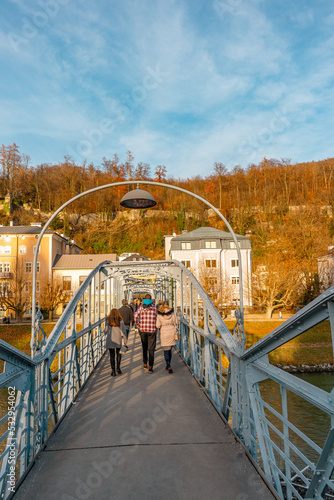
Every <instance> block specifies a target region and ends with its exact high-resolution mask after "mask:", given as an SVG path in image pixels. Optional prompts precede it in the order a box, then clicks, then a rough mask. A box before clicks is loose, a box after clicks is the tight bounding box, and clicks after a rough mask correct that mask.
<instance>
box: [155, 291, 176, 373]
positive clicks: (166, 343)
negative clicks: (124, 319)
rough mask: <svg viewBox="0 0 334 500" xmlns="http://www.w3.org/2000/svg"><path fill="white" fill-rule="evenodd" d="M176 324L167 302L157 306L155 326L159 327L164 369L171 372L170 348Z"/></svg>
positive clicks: (174, 342) (173, 340)
mask: <svg viewBox="0 0 334 500" xmlns="http://www.w3.org/2000/svg"><path fill="white" fill-rule="evenodd" d="M177 325H178V319H177V317H176V314H175V312H174V309H173V308H170V307H169V305H168V302H167V301H166V302H163V303H162V305H161V306H160V307H159V310H158V314H157V324H156V326H157V328H160V341H161V346H162V348H163V350H164V356H165V361H166V370H167V371H168V372H169V373H173V370H172V367H171V361H172V349H173V346H175V344H176V340H175V333H176V327H177Z"/></svg>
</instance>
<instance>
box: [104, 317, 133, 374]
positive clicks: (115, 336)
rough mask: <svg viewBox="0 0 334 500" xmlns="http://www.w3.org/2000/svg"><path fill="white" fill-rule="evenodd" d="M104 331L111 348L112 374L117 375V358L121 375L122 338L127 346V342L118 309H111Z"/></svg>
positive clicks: (108, 346)
mask: <svg viewBox="0 0 334 500" xmlns="http://www.w3.org/2000/svg"><path fill="white" fill-rule="evenodd" d="M104 333H105V334H106V335H107V339H106V349H109V354H110V365H111V376H112V377H116V369H115V368H116V367H115V358H116V363H117V373H118V374H119V375H121V374H122V370H121V359H122V355H121V353H120V349H121V346H122V338H123V340H124V345H125V346H126V342H127V337H126V329H125V326H124V323H123V319H122V316H121V315H120V313H119V312H118V310H117V309H112V310H111V311H110V314H109V316H108V317H107V319H106V326H105V331H104Z"/></svg>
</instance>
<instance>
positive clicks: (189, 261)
mask: <svg viewBox="0 0 334 500" xmlns="http://www.w3.org/2000/svg"><path fill="white" fill-rule="evenodd" d="M181 264H183V265H184V267H191V260H181Z"/></svg>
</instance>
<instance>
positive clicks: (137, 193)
mask: <svg viewBox="0 0 334 500" xmlns="http://www.w3.org/2000/svg"><path fill="white" fill-rule="evenodd" d="M131 184H137V186H139V184H144V185H150V186H159V187H164V188H169V189H174V190H175V191H180V192H182V193H185V194H189V195H190V196H192V197H193V198H196V199H197V200H199V201H201V202H203V203H204V204H205V205H207V206H208V207H210V208H211V209H212V210H213V211H214V212H215V213H216V214H217V215H218V217H220V218H221V219H222V221H223V222H224V223H225V225H226V227H227V228H228V230H229V232H230V233H231V236H232V239H233V241H234V243H235V247H236V250H237V256H238V264H239V299H240V310H238V309H236V319H237V325H236V328H237V327H238V328H240V337H241V345H242V347H243V348H244V346H245V330H244V297H243V275H242V260H241V250H240V245H239V242H238V240H237V237H236V234H235V232H234V231H233V229H232V227H231V226H230V224H229V223H228V221H227V220H226V219H225V217H224V216H223V214H222V213H220V211H219V210H218V209H217V208H216V207H214V206H213V205H212V204H211V203H209V202H208V201H207V200H205V199H204V198H202V197H201V196H198V195H197V194H195V193H192V192H191V191H187V190H186V189H183V188H180V187H177V186H173V185H172V184H165V183H162V182H155V181H146V180H142V181H141V180H130V181H121V182H113V183H111V184H104V185H103V186H98V187H95V188H93V189H89V190H87V191H84V192H83V193H80V194H78V195H76V196H74V197H73V198H71V199H70V200H68V201H66V202H65V203H63V205H61V206H60V207H59V208H58V209H57V210H56V211H55V212H54V214H53V215H52V216H51V217H50V218H49V219H48V221H47V222H46V224H45V225H44V226H43V229H42V231H41V232H40V235H39V237H38V240H37V243H36V246H35V248H34V260H33V276H32V305H31V343H30V347H31V349H32V355H33V354H34V348H35V331H36V329H37V327H38V328H39V319H40V318H39V317H37V318H36V279H37V257H38V251H39V247H40V244H41V241H42V238H43V236H44V234H45V232H46V230H47V228H48V227H49V225H50V224H51V222H52V221H53V220H54V219H55V218H56V217H57V215H58V214H59V213H60V212H61V211H62V210H64V208H66V207H67V206H68V205H70V204H71V203H72V202H73V201H76V200H79V199H80V198H82V197H83V196H86V195H88V194H92V193H95V192H96V191H102V189H108V188H111V187H117V186H125V185H131ZM120 203H121V205H122V206H123V207H126V208H136V209H143V208H144V209H145V208H150V207H153V206H154V205H156V201H155V199H154V197H153V196H152V195H151V194H150V193H148V192H147V191H143V190H142V189H139V188H138V187H137V189H135V190H133V191H129V192H128V193H127V194H126V195H124V196H123V198H122V200H121V202H120ZM36 319H37V320H38V321H37V325H36Z"/></svg>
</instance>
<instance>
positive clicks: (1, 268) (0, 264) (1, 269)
mask: <svg viewBox="0 0 334 500" xmlns="http://www.w3.org/2000/svg"><path fill="white" fill-rule="evenodd" d="M0 273H3V267H2V262H0Z"/></svg>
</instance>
